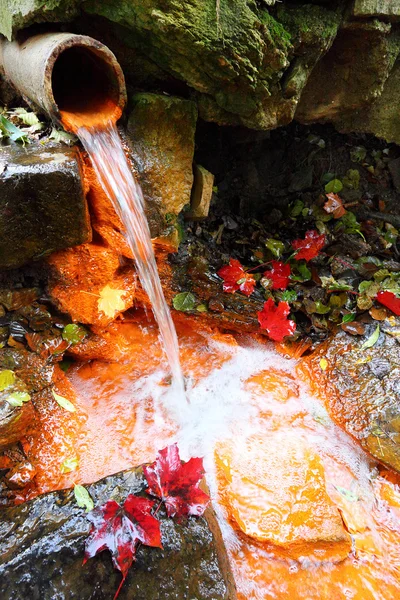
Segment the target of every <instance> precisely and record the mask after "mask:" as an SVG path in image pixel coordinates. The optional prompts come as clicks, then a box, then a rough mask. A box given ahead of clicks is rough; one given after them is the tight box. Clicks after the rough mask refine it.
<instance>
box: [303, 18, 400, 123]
mask: <svg viewBox="0 0 400 600" xmlns="http://www.w3.org/2000/svg"><path fill="white" fill-rule="evenodd" d="M399 50H400V37H399V34H398V32H397V30H394V31H393V30H392V27H391V25H390V23H383V22H382V21H378V20H373V21H368V22H366V23H364V22H356V21H351V22H348V23H347V24H346V25H345V26H344V27H343V28H342V29H341V30H340V32H339V33H338V35H337V37H336V39H335V41H334V43H333V45H332V48H331V49H330V50H329V52H327V54H325V56H324V57H323V58H322V59H321V60H320V61H319V62H318V64H317V65H316V67H315V69H314V70H313V72H312V74H311V76H310V78H309V80H308V83H307V85H306V87H305V89H304V91H303V94H302V96H301V99H300V102H299V105H298V107H297V111H296V115H295V118H296V119H297V120H298V121H300V122H301V123H315V122H317V121H320V122H332V121H333V122H336V121H337V120H338V119H341V118H343V116H344V115H349V114H353V113H354V111H356V110H365V107H367V106H370V105H371V104H372V103H373V102H374V101H376V100H377V98H379V96H380V95H381V94H382V90H383V88H384V84H385V82H386V80H387V78H388V76H389V74H390V72H391V70H392V68H393V65H394V63H395V60H396V58H397V56H398V54H399Z"/></svg>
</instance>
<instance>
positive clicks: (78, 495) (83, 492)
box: [74, 484, 94, 512]
mask: <svg viewBox="0 0 400 600" xmlns="http://www.w3.org/2000/svg"><path fill="white" fill-rule="evenodd" d="M74 496H75V500H76V503H77V505H78V506H79V507H80V508H84V509H85V510H86V512H90V511H91V510H93V508H94V504H93V500H92V498H91V497H90V494H89V492H88V491H87V489H86V488H85V487H83V485H78V484H75V485H74Z"/></svg>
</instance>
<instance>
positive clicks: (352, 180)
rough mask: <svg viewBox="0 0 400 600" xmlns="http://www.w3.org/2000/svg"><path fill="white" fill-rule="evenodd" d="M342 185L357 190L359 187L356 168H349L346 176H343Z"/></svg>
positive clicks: (358, 173) (358, 175)
mask: <svg viewBox="0 0 400 600" xmlns="http://www.w3.org/2000/svg"><path fill="white" fill-rule="evenodd" d="M343 185H344V186H345V187H346V188H348V189H349V190H358V188H359V187H360V172H359V171H358V170H357V169H349V170H348V171H347V173H346V177H343Z"/></svg>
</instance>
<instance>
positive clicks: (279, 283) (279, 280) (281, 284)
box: [264, 260, 290, 290]
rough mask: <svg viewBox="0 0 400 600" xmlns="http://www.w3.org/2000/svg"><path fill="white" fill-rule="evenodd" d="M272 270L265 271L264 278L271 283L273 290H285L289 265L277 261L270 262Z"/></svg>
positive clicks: (288, 275)
mask: <svg viewBox="0 0 400 600" xmlns="http://www.w3.org/2000/svg"><path fill="white" fill-rule="evenodd" d="M271 264H272V269H271V270H270V271H265V273H264V277H268V279H270V280H271V281H272V288H271V289H273V290H286V288H287V286H288V283H289V277H290V265H288V264H285V263H283V262H280V261H279V260H273V261H272V263H271Z"/></svg>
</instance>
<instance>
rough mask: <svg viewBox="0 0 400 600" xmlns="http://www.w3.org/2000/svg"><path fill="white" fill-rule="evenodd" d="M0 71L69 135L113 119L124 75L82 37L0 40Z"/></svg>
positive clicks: (119, 110)
mask: <svg viewBox="0 0 400 600" xmlns="http://www.w3.org/2000/svg"><path fill="white" fill-rule="evenodd" d="M0 73H1V74H2V75H3V76H4V77H5V78H6V79H7V80H8V81H9V82H10V83H11V84H12V85H13V86H14V87H15V88H16V89H17V90H18V91H19V93H20V94H21V95H22V96H24V97H25V98H26V100H27V101H28V102H29V103H30V104H31V105H33V106H34V107H35V108H36V109H37V110H39V111H44V112H45V113H47V114H48V115H49V116H50V117H51V118H52V119H53V121H56V122H58V123H59V124H61V125H62V126H63V127H64V128H65V129H68V130H70V131H75V130H76V129H77V128H78V127H79V126H80V125H81V124H85V125H88V124H92V125H96V124H97V122H104V121H106V120H113V121H116V120H117V119H118V118H119V117H120V116H121V113H122V109H123V108H124V105H125V102H126V88H125V80H124V75H123V72H122V69H121V67H120V65H119V63H118V61H117V59H116V58H115V56H114V54H113V53H112V52H111V50H109V49H108V48H107V47H106V46H104V45H103V44H101V43H100V42H98V41H97V40H94V39H93V38H90V37H88V36H84V35H75V34H73V33H45V34H41V35H36V36H33V37H31V38H28V39H27V40H26V41H24V42H8V41H7V40H5V39H3V40H0Z"/></svg>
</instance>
